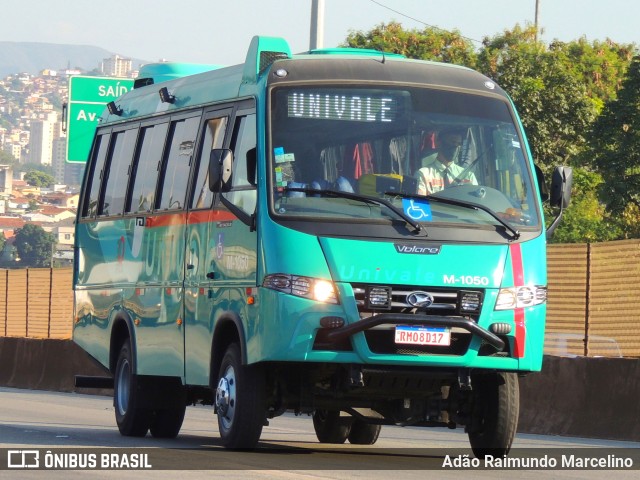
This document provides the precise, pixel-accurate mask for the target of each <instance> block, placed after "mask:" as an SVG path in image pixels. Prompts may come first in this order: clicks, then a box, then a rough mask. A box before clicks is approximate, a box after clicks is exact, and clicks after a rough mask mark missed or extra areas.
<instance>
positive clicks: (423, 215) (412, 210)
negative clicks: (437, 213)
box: [402, 198, 432, 222]
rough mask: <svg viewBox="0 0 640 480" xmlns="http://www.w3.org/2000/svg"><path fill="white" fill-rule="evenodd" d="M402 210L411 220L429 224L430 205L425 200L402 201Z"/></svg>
mask: <svg viewBox="0 0 640 480" xmlns="http://www.w3.org/2000/svg"><path fill="white" fill-rule="evenodd" d="M402 209H403V210H404V213H405V214H407V215H408V216H409V217H410V218H412V219H413V220H418V221H421V222H430V221H431V220H432V217H431V205H429V202H427V201H426V200H424V201H423V200H416V199H412V198H403V199H402Z"/></svg>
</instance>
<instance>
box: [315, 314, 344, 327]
mask: <svg viewBox="0 0 640 480" xmlns="http://www.w3.org/2000/svg"><path fill="white" fill-rule="evenodd" d="M343 325H344V318H342V317H322V318H321V319H320V326H321V327H322V328H340V327H342V326H343Z"/></svg>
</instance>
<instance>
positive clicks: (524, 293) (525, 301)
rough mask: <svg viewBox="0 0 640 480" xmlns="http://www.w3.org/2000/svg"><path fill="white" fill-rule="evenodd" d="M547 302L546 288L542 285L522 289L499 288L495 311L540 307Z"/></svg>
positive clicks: (527, 286)
mask: <svg viewBox="0 0 640 480" xmlns="http://www.w3.org/2000/svg"><path fill="white" fill-rule="evenodd" d="M546 301H547V287H545V286H543V285H525V286H522V287H510V288H501V289H500V291H499V292H498V299H497V300H496V308H495V309H496V310H512V309H514V308H527V307H533V306H534V305H540V304H541V303H545V302H546Z"/></svg>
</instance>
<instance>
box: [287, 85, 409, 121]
mask: <svg viewBox="0 0 640 480" xmlns="http://www.w3.org/2000/svg"><path fill="white" fill-rule="evenodd" d="M287 105H288V116H289V118H315V119H320V120H347V121H351V122H393V121H394V120H395V119H396V117H397V115H398V98H397V97H394V96H391V95H388V94H387V95H384V94H378V95H368V94H367V92H357V93H356V92H353V93H344V92H335V91H334V92H327V91H326V90H325V91H324V92H322V93H320V92H314V91H298V92H290V93H289V94H288V95H287Z"/></svg>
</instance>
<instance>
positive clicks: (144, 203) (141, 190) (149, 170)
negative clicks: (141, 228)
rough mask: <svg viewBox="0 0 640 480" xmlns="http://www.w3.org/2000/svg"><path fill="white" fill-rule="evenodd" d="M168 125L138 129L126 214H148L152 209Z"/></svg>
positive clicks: (166, 123)
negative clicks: (138, 136)
mask: <svg viewBox="0 0 640 480" xmlns="http://www.w3.org/2000/svg"><path fill="white" fill-rule="evenodd" d="M168 129H169V123H168V122H165V123H160V124H157V125H152V126H150V127H143V128H141V129H140V140H139V141H138V144H139V147H138V155H137V157H136V160H135V163H134V167H133V169H132V172H133V173H132V174H131V176H132V188H131V198H130V200H129V203H128V206H127V208H126V212H127V213H138V212H149V211H151V210H152V209H153V204H154V202H155V194H156V184H157V183H158V171H159V168H160V161H161V160H162V150H163V149H164V143H165V139H166V137H167V130H168Z"/></svg>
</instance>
